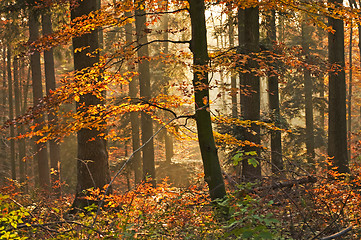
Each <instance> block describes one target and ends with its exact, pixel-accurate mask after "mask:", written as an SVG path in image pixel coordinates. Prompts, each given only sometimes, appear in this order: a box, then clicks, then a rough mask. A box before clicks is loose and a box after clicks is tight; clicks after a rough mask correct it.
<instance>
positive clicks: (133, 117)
mask: <svg viewBox="0 0 361 240" xmlns="http://www.w3.org/2000/svg"><path fill="white" fill-rule="evenodd" d="M126 15H127V17H130V15H131V14H130V13H128V12H127V13H126ZM125 38H126V42H127V44H131V43H132V42H133V25H132V24H131V23H127V24H126V25H125ZM128 70H129V71H132V69H131V67H128ZM138 84H139V82H138V79H137V78H133V80H132V81H131V82H130V83H129V96H130V97H131V98H137V97H138V88H137V86H138ZM130 124H131V128H132V148H133V151H135V150H137V149H138V148H139V147H140V133H139V126H140V123H139V113H137V112H131V113H130ZM132 166H133V169H134V178H135V179H134V180H135V184H137V183H140V182H141V181H142V159H141V152H140V151H138V152H137V153H135V154H134V157H133V160H132Z"/></svg>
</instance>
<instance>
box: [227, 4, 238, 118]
mask: <svg viewBox="0 0 361 240" xmlns="http://www.w3.org/2000/svg"><path fill="white" fill-rule="evenodd" d="M233 18H234V17H233V13H232V10H230V12H229V14H228V41H229V47H230V48H233V47H234V25H233ZM231 102H232V118H237V117H238V107H237V104H238V103H237V78H236V75H235V73H234V72H233V71H231Z"/></svg>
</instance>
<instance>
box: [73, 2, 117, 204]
mask: <svg viewBox="0 0 361 240" xmlns="http://www.w3.org/2000/svg"><path fill="white" fill-rule="evenodd" d="M96 10H97V0H84V1H79V2H78V6H77V7H75V8H74V9H73V10H72V11H71V19H72V20H74V19H76V18H78V17H81V16H83V15H87V14H89V13H90V12H92V11H96ZM98 40H99V36H98V32H97V30H94V31H92V32H91V33H88V34H84V35H82V36H80V37H75V38H73V49H78V48H84V47H85V48H86V49H85V50H83V51H77V52H74V69H75V71H81V72H80V73H77V74H84V71H88V70H85V69H86V68H89V67H92V66H93V65H94V64H96V63H97V62H99V55H98V54H96V55H95V56H94V52H95V51H96V50H97V49H98V48H99V43H98ZM89 54H91V55H92V56H88V55H89ZM83 81H87V82H88V83H89V84H95V83H97V82H99V81H102V79H101V77H100V76H98V78H95V79H91V78H86V79H84V80H83ZM103 94H105V92H103ZM103 104H104V102H103V101H102V100H101V99H99V98H98V97H97V96H95V95H93V94H92V93H87V94H85V95H82V96H81V97H80V100H79V101H78V102H77V103H76V109H77V112H78V113H82V112H83V111H86V110H87V108H88V107H91V106H95V105H103ZM94 117H95V118H97V117H99V116H98V114H94ZM103 124H104V126H102V127H99V128H98V129H97V128H91V129H90V128H83V129H81V130H79V131H78V133H77V141H78V154H77V186H76V195H75V200H74V202H73V207H77V208H83V207H85V206H87V205H89V204H91V203H92V202H91V201H88V200H86V199H84V198H83V197H84V195H86V190H87V189H89V188H100V189H103V187H104V186H105V185H106V184H108V183H109V181H110V172H109V163H108V152H107V144H106V140H105V139H104V134H105V131H106V126H105V122H103Z"/></svg>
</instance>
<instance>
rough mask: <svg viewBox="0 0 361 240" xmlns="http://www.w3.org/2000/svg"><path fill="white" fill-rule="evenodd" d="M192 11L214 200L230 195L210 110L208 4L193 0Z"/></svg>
mask: <svg viewBox="0 0 361 240" xmlns="http://www.w3.org/2000/svg"><path fill="white" fill-rule="evenodd" d="M188 2H189V14H190V18H191V26H192V40H191V51H192V53H193V65H194V67H193V87H194V97H195V111H196V113H195V120H196V124H197V133H198V142H199V147H200V150H201V156H202V161H203V167H204V174H205V177H204V179H205V181H206V182H207V183H208V187H209V194H210V197H211V199H212V200H215V199H222V198H223V197H224V196H225V195H226V191H225V186H224V181H223V177H222V172H221V167H220V164H219V159H218V154H217V148H216V145H215V142H214V136H213V131H212V122H211V116H210V112H209V108H210V106H209V105H210V103H209V80H208V72H207V67H208V62H209V56H208V50H207V28H206V20H205V6H204V1H203V0H189V1H188Z"/></svg>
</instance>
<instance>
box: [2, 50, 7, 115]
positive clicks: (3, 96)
mask: <svg viewBox="0 0 361 240" xmlns="http://www.w3.org/2000/svg"><path fill="white" fill-rule="evenodd" d="M2 50H3V69H2V72H3V85H2V106H1V109H2V114H3V115H2V116H1V120H2V122H5V120H6V95H7V93H6V89H7V86H6V82H7V77H6V47H5V46H4V47H3V48H2Z"/></svg>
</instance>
